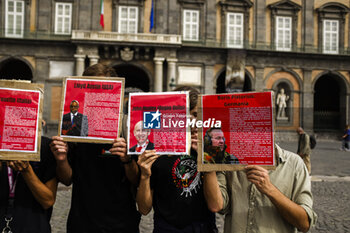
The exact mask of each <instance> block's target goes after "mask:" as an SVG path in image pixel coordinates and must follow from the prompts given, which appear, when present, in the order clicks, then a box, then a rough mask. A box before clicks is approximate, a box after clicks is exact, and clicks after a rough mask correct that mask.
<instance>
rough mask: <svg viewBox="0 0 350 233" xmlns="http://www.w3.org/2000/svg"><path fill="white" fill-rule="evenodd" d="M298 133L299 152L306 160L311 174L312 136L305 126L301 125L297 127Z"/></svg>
mask: <svg viewBox="0 0 350 233" xmlns="http://www.w3.org/2000/svg"><path fill="white" fill-rule="evenodd" d="M297 133H298V134H299V141H298V151H297V154H298V155H299V156H300V157H301V158H302V159H303V160H304V163H305V165H306V167H307V170H308V171H309V174H311V161H310V155H311V147H310V136H309V135H308V134H307V133H305V131H304V130H303V128H301V127H299V128H298V129H297Z"/></svg>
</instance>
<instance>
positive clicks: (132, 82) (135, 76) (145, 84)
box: [113, 64, 150, 92]
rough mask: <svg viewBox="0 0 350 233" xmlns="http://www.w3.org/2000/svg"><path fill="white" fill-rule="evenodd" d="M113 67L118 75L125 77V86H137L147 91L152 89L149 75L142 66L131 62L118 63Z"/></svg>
mask: <svg viewBox="0 0 350 233" xmlns="http://www.w3.org/2000/svg"><path fill="white" fill-rule="evenodd" d="M113 68H114V69H115V70H116V72H117V74H118V76H120V77H124V78H125V87H137V88H140V89H141V90H143V91H145V92H148V91H150V80H149V76H148V75H147V73H146V72H145V71H144V70H142V69H141V68H139V67H137V66H134V65H130V64H121V65H116V66H114V67H113Z"/></svg>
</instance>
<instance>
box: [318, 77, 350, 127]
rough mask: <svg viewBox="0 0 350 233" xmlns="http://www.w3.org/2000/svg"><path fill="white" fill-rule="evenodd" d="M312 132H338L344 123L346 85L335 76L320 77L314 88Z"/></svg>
mask: <svg viewBox="0 0 350 233" xmlns="http://www.w3.org/2000/svg"><path fill="white" fill-rule="evenodd" d="M314 91H315V94H314V130H315V131H322V130H340V129H343V128H344V126H345V121H346V95H345V93H346V84H345V82H344V81H343V80H342V79H341V78H340V77H339V76H337V75H334V74H325V75H322V76H321V77H320V78H319V79H318V80H317V81H316V83H315V87H314Z"/></svg>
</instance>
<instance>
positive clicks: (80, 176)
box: [51, 64, 140, 233]
mask: <svg viewBox="0 0 350 233" xmlns="http://www.w3.org/2000/svg"><path fill="white" fill-rule="evenodd" d="M83 75H85V76H88V75H89V76H106V77H114V76H116V73H115V71H114V70H113V69H111V68H110V67H107V66H105V65H102V64H96V65H93V66H90V67H88V68H87V69H86V70H85V71H84V73H83ZM51 149H52V151H53V153H54V156H55V158H56V160H57V168H56V170H57V176H58V178H59V180H60V181H61V182H62V183H64V184H65V185H70V184H71V183H73V191H72V204H71V209H70V212H69V216H68V222H67V233H80V232H81V233H83V232H94V233H115V232H120V233H138V232H139V222H140V214H139V213H138V212H137V210H136V204H135V200H134V196H133V192H132V190H134V189H135V188H136V184H137V182H138V177H139V169H138V166H137V164H136V162H135V160H134V159H132V158H131V156H129V155H127V153H126V152H127V151H126V142H125V139H124V138H117V139H115V140H114V142H113V144H95V143H75V144H73V143H70V144H69V145H68V144H67V143H65V142H64V141H63V139H62V138H61V137H58V136H55V137H53V142H52V143H51Z"/></svg>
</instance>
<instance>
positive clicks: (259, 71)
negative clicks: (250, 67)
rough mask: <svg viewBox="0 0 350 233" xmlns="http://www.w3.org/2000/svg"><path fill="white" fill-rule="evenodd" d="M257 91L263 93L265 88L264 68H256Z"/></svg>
mask: <svg viewBox="0 0 350 233" xmlns="http://www.w3.org/2000/svg"><path fill="white" fill-rule="evenodd" d="M255 75H256V77H255V88H254V89H255V90H256V91H262V90H264V88H265V83H264V68H262V67H256V68H255Z"/></svg>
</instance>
